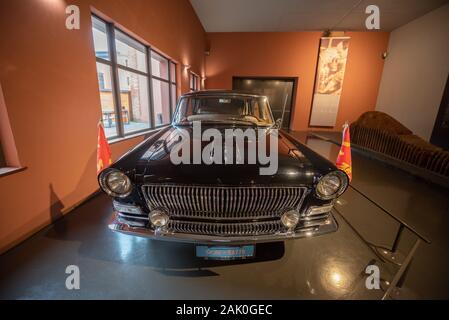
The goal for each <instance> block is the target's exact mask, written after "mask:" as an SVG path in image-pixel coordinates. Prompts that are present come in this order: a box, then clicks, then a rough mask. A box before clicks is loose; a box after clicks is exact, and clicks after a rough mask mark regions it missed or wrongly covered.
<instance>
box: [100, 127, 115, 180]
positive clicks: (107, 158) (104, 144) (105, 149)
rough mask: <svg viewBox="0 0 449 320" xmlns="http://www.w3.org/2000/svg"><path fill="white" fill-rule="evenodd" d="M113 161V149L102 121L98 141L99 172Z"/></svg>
mask: <svg viewBox="0 0 449 320" xmlns="http://www.w3.org/2000/svg"><path fill="white" fill-rule="evenodd" d="M111 163H112V159H111V149H110V148H109V144H108V140H107V139H106V135H105V134H104V128H103V125H102V124H101V121H100V122H98V143H97V173H99V172H100V171H101V170H103V169H104V168H106V167H109V165H110V164H111Z"/></svg>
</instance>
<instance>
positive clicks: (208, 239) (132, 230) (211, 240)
mask: <svg viewBox="0 0 449 320" xmlns="http://www.w3.org/2000/svg"><path fill="white" fill-rule="evenodd" d="M326 221H329V222H328V223H325V224H321V225H317V226H310V227H309V226H307V227H305V228H303V229H299V230H296V231H289V232H277V233H275V234H267V235H256V236H251V235H247V236H238V237H220V236H209V235H202V234H190V233H175V232H169V231H163V230H152V229H148V228H144V227H136V226H134V227H133V226H131V225H130V224H127V223H124V222H122V221H119V218H118V216H117V213H114V215H113V217H112V220H111V222H110V223H109V228H110V229H111V230H114V231H117V232H121V233H125V234H131V235H135V236H141V237H147V238H151V239H155V240H166V241H178V242H188V243H202V244H223V243H226V244H243V243H259V242H272V241H284V240H290V239H297V238H304V237H313V236H319V235H322V234H326V233H330V232H334V231H336V230H337V229H338V224H337V222H336V221H335V219H334V217H333V216H332V215H329V220H326Z"/></svg>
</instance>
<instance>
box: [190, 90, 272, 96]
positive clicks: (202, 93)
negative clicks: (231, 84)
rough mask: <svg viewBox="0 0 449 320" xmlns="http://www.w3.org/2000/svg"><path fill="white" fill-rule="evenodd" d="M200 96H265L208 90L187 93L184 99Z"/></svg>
mask: <svg viewBox="0 0 449 320" xmlns="http://www.w3.org/2000/svg"><path fill="white" fill-rule="evenodd" d="M200 96H241V97H253V98H262V97H265V96H264V95H259V94H255V93H253V92H247V91H240V90H225V89H208V90H200V91H192V92H188V93H185V94H183V95H182V96H181V98H182V97H200Z"/></svg>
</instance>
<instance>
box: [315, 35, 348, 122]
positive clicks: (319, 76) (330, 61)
mask: <svg viewBox="0 0 449 320" xmlns="http://www.w3.org/2000/svg"><path fill="white" fill-rule="evenodd" d="M348 46H349V37H329V38H328V37H323V38H321V41H320V51H319V57H318V66H317V71H316V76H315V92H314V95H313V102H312V111H311V115H310V123H309V125H310V126H317V127H334V126H335V122H336V119H337V112H338V105H339V103H340V95H341V89H342V87H343V78H344V75H345V69H346V60H347V57H348Z"/></svg>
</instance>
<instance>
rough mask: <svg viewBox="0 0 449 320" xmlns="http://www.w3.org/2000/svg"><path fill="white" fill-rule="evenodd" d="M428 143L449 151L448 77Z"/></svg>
mask: <svg viewBox="0 0 449 320" xmlns="http://www.w3.org/2000/svg"><path fill="white" fill-rule="evenodd" d="M430 143H432V144H434V145H437V146H439V147H441V148H444V149H445V150H449V77H448V79H447V80H446V87H445V88H444V93H443V99H442V100H441V104H440V110H439V111H438V115H437V119H436V120H435V125H434V127H433V131H432V137H431V138H430Z"/></svg>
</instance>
